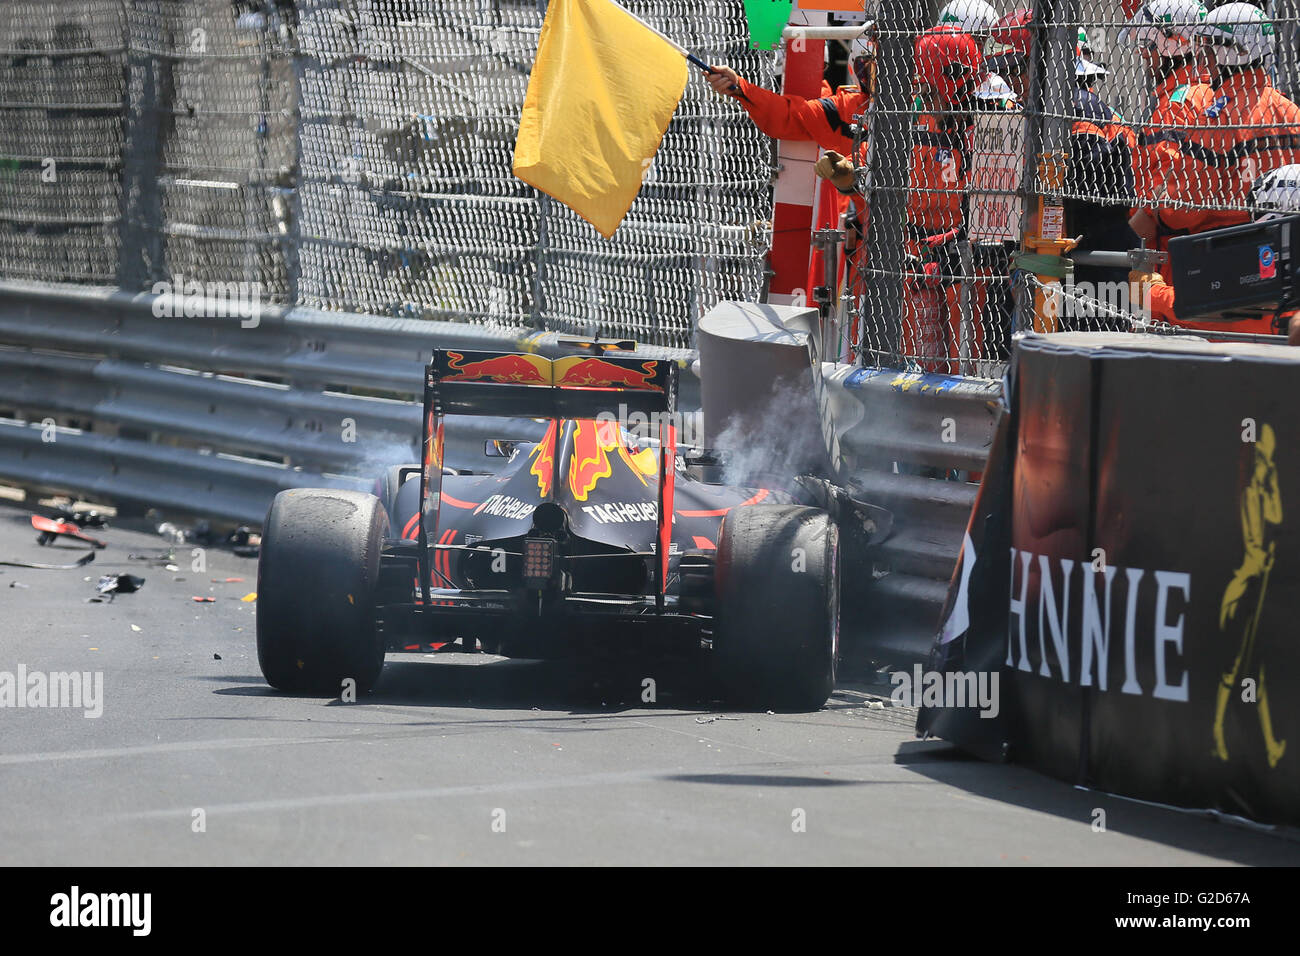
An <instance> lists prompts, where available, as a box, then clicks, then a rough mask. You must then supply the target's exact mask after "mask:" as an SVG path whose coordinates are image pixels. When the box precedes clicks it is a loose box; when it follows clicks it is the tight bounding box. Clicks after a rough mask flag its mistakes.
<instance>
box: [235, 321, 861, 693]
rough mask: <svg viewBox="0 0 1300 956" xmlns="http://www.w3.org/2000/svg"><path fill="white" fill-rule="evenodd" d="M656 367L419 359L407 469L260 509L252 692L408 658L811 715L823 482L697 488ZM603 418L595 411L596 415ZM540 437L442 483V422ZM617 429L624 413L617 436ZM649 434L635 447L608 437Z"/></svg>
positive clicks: (825, 554) (826, 539) (829, 682)
mask: <svg viewBox="0 0 1300 956" xmlns="http://www.w3.org/2000/svg"><path fill="white" fill-rule="evenodd" d="M677 371H678V369H677V365H676V364H675V363H674V362H671V361H662V360H646V359H643V358H640V357H628V356H625V355H616V354H614V350H613V349H611V348H610V347H609V346H608V345H605V346H602V345H599V344H595V343H583V344H582V346H581V347H580V348H579V354H574V355H565V356H563V357H559V358H554V359H551V358H546V357H544V356H541V355H537V354H503V353H495V352H473V351H452V350H438V351H436V352H435V353H434V355H433V360H432V361H431V362H430V363H429V365H428V367H427V370H426V377H425V394H424V416H423V422H424V433H423V436H422V442H421V448H422V450H423V455H422V458H423V461H422V463H421V464H419V465H407V466H397V467H393V468H390V469H389V471H388V473H387V474H386V475H384V476H383V477H382V478H381V479H380V480H379V481H378V482H377V483H376V487H375V492H376V493H375V494H364V493H360V492H352V491H339V490H310V489H295V490H291V491H284V492H281V493H280V494H279V495H277V496H276V498H275V501H274V503H273V504H272V505H271V508H270V511H269V513H268V515H267V518H266V523H265V525H264V531H263V537H262V549H261V562H260V564H259V567H258V588H257V590H258V605H257V653H258V661H259V663H260V664H261V668H262V673H263V675H264V676H265V677H266V680H267V681H268V682H269V683H270V684H271V685H272V686H274V687H276V688H279V689H282V690H286V691H297V692H321V693H328V694H337V693H339V692H340V688H341V687H342V686H344V684H343V682H344V681H347V680H349V679H351V680H352V681H354V682H355V686H356V687H357V688H358V689H362V690H364V689H366V688H369V687H371V686H372V685H373V684H374V683H375V682H376V681H377V680H378V678H379V675H380V671H381V669H382V668H383V665H384V655H385V653H386V652H390V651H401V650H403V649H410V648H412V647H421V648H424V647H425V646H426V645H433V646H434V647H441V648H445V649H455V650H463V651H471V652H474V651H478V650H479V649H482V650H483V651H486V652H489V653H494V654H500V655H505V656H509V657H523V658H550V657H558V656H565V655H573V654H581V653H584V652H588V651H594V650H601V651H602V652H604V651H609V650H611V649H620V648H627V649H633V648H635V649H637V650H638V651H642V652H645V651H649V652H651V653H658V652H662V653H664V654H668V653H670V652H671V653H674V654H676V653H685V654H690V655H698V656H700V657H702V658H704V659H705V660H706V661H707V662H708V666H709V667H710V669H711V670H710V673H711V674H713V675H714V676H715V677H716V681H717V686H718V690H719V692H720V693H721V695H722V696H723V697H724V698H725V699H727V700H728V701H729V702H731V703H733V704H737V705H747V706H754V707H764V708H766V707H773V708H777V707H779V708H785V709H796V710H801V709H802V710H811V709H816V708H819V707H820V706H821V705H822V704H823V703H824V702H825V701H826V699H827V697H828V696H829V695H830V693H831V690H832V688H833V686H834V682H835V671H836V662H837V658H838V655H839V623H840V614H839V604H840V567H841V554H840V541H841V535H840V528H839V524H840V521H839V519H838V516H837V514H836V512H837V511H839V510H840V509H842V508H844V507H845V506H846V505H845V502H844V501H843V500H842V498H841V496H840V495H839V494H837V491H836V489H835V487H834V486H833V485H831V484H830V483H828V482H825V481H819V480H816V479H811V478H810V479H808V480H806V481H804V482H801V483H800V484H799V485H798V486H796V488H795V490H794V492H793V493H791V492H790V491H788V490H787V491H778V490H775V489H772V488H762V487H730V486H725V485H721V484H716V483H710V482H708V481H705V480H702V478H701V475H700V473H701V462H702V461H704V459H702V457H701V456H699V455H693V454H692V453H691V450H687V449H679V448H678V446H677V433H676V429H675V428H674V427H673V424H672V422H673V421H674V420H675V416H674V415H673V414H672V413H673V412H674V410H675V406H676V393H677ZM616 413H617V414H616ZM448 415H493V416H502V417H509V418H531V419H541V420H543V421H545V423H546V429H545V434H544V436H543V437H542V438H541V440H540V441H537V440H530V441H510V440H506V439H504V438H503V439H502V440H493V441H488V442H487V447H486V449H485V455H488V456H491V457H496V458H498V459H501V464H502V465H503V467H502V468H500V470H499V471H497V472H495V473H490V474H472V473H471V474H457V473H452V472H450V471H449V470H448V469H445V468H444V466H443V445H444V435H445V428H446V422H445V416H448ZM618 416H625V417H626V419H625V420H620V418H619V417H618ZM631 419H635V420H637V421H640V420H643V419H644V420H646V421H652V422H658V423H659V427H658V429H657V431H658V434H657V435H653V434H647V435H637V434H634V433H633V432H632V431H630V430H629V429H628V428H627V427H625V425H626V420H631Z"/></svg>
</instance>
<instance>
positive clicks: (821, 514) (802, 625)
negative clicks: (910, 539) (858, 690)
mask: <svg viewBox="0 0 1300 956" xmlns="http://www.w3.org/2000/svg"><path fill="white" fill-rule="evenodd" d="M716 588H717V604H716V609H717V618H716V627H715V632H714V644H713V647H714V653H715V658H716V661H717V664H718V668H719V671H718V677H719V679H720V681H721V684H722V689H723V692H724V694H725V695H726V697H727V699H728V700H730V701H732V702H734V703H736V704H740V705H744V706H752V707H756V708H770V709H774V710H775V709H781V710H800V711H810V710H818V709H820V708H821V707H822V705H823V704H825V703H826V699H827V698H828V697H830V695H831V691H833V690H834V689H835V669H836V665H837V658H838V656H839V604H840V600H839V597H840V581H839V529H838V528H837V527H836V526H835V524H834V522H832V521H831V518H830V515H828V514H827V513H826V512H825V511H822V510H820V509H818V508H808V507H802V506H799V505H750V506H748V507H743V508H733V509H732V510H731V511H730V512H728V513H727V516H726V518H725V519H723V522H722V531H721V534H720V540H719V542H718V557H717V583H716Z"/></svg>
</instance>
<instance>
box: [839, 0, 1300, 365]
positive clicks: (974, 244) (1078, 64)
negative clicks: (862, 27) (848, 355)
mask: <svg viewBox="0 0 1300 956" xmlns="http://www.w3.org/2000/svg"><path fill="white" fill-rule="evenodd" d="M971 6H972V9H971V11H970V12H971V13H974V12H975V11H974V9H973V7H974V4H972V5H971ZM980 6H983V5H982V4H980ZM1216 8H1221V9H1219V12H1218V13H1217V14H1215V12H1214V11H1215V10H1216ZM996 13H997V14H999V16H1000V17H1001V19H1000V20H998V21H995V23H994V25H993V26H992V27H990V28H988V29H987V30H985V31H984V32H982V33H978V32H976V31H974V30H971V31H969V35H970V37H971V39H972V40H974V43H975V46H976V47H977V49H978V51H979V54H980V56H979V59H978V61H977V62H978V64H979V65H978V68H976V70H975V71H974V72H973V73H972V74H971V75H970V77H968V78H969V79H971V80H972V82H971V83H970V85H969V86H968V87H966V88H965V89H960V88H959V84H960V83H961V80H962V78H963V76H964V71H963V68H962V67H963V64H965V63H966V62H967V61H966V60H963V56H964V55H965V52H964V51H965V48H964V47H963V46H962V44H964V43H965V41H964V40H958V39H956V38H949V39H946V40H945V41H944V42H943V44H942V45H941V47H939V48H937V51H938V52H937V53H936V54H935V56H936V60H935V62H934V63H930V64H927V53H926V52H925V51H924V50H918V48H917V47H916V45H915V44H916V40H917V36H918V34H920V33H921V32H922V31H925V30H926V29H927V28H929V27H931V26H932V25H933V24H934V8H933V5H932V4H929V3H926V2H917V0H882V2H881V3H880V5H879V24H880V30H879V49H878V64H877V74H878V79H877V87H876V95H875V97H874V100H873V103H872V107H871V109H870V111H869V112H868V113H867V114H866V115H864V116H863V118H862V123H861V129H860V134H859V135H860V138H861V140H862V142H863V150H864V155H865V156H866V159H865V160H864V169H863V171H862V174H861V176H860V178H859V185H860V187H861V190H862V192H863V193H864V195H865V196H866V197H867V198H868V205H869V209H870V212H869V217H870V222H869V230H868V242H867V243H866V246H867V248H866V250H865V252H863V253H861V254H860V255H859V257H858V258H857V266H858V268H857V281H856V283H855V284H854V285H853V286H852V287H851V289H850V297H851V302H852V307H853V312H854V314H855V317H856V321H857V322H858V325H859V335H860V341H859V351H860V353H861V355H862V358H863V360H864V361H865V362H866V363H867V364H873V365H884V366H889V367H900V368H912V369H920V370H927V371H935V372H944V373H951V374H965V375H978V376H985V377H990V376H997V375H999V374H1001V371H1002V369H1003V368H1004V363H1005V360H1006V358H1007V355H1008V346H1009V342H1010V336H1011V334H1012V333H1013V332H1015V331H1018V330H1024V329H1031V328H1032V329H1036V330H1038V331H1049V332H1050V331H1057V330H1131V329H1139V328H1140V329H1142V330H1151V329H1153V328H1160V327H1162V326H1163V323H1164V322H1167V321H1170V320H1171V318H1172V317H1171V316H1165V317H1163V318H1162V315H1161V314H1160V309H1159V306H1158V303H1159V302H1160V301H1162V300H1161V299H1160V298H1159V297H1158V296H1156V297H1153V296H1152V295H1151V286H1150V285H1148V284H1135V283H1131V282H1130V272H1137V273H1140V274H1143V275H1147V276H1151V277H1153V278H1154V276H1155V275H1157V274H1160V273H1163V276H1162V278H1163V279H1164V280H1167V279H1168V278H1169V271H1168V263H1167V249H1168V243H1169V240H1170V239H1171V238H1174V237H1177V236H1181V235H1189V234H1195V233H1198V232H1202V231H1205V230H1208V229H1214V228H1219V227H1223V226H1227V225H1233V224H1240V223H1245V222H1248V221H1249V220H1250V219H1251V217H1252V216H1253V215H1257V214H1258V213H1259V212H1260V211H1261V210H1263V209H1265V208H1266V207H1268V205H1269V202H1272V203H1273V204H1274V205H1276V204H1277V196H1276V195H1273V196H1272V197H1271V198H1270V197H1268V196H1264V194H1263V193H1261V191H1260V190H1261V186H1262V185H1264V184H1266V182H1267V181H1266V180H1265V177H1266V176H1267V174H1268V173H1269V172H1270V171H1271V170H1274V169H1278V168H1280V167H1282V166H1285V165H1287V164H1291V163H1296V162H1300V108H1297V107H1296V106H1295V104H1294V98H1295V97H1296V95H1297V93H1300V65H1298V64H1297V40H1298V38H1300V8H1298V6H1297V4H1296V3H1295V2H1294V0H1285V2H1282V0H1271V2H1263V0H1261V2H1260V3H1258V4H1240V3H1238V4H1235V5H1232V6H1229V5H1228V4H1225V3H1218V4H1215V3H1213V2H1211V3H1210V4H1208V5H1207V6H1205V7H1202V6H1201V4H1199V3H1198V2H1197V0H1145V2H1141V0H1088V2H1080V0H1055V2H1052V3H1047V2H1042V3H1039V4H1037V5H1035V6H1034V7H1033V8H1032V9H1029V8H1025V9H1020V10H1017V9H1013V8H1012V7H1011V6H1009V5H1007V6H1002V7H998V8H997V9H996ZM1216 22H1219V23H1222V24H1226V25H1227V27H1226V28H1225V27H1219V28H1217V29H1216V28H1215V27H1214V24H1215V23H1216ZM954 64H956V66H954ZM927 66H928V67H929V68H928V69H927ZM927 81H928V84H927V85H919V84H922V83H926V82H927ZM927 92H928V93H929V94H930V95H929V96H928V97H927V96H926V94H927ZM1292 185H1300V184H1295V183H1293V184H1292ZM1275 193H1276V191H1275ZM1040 197H1041V198H1043V199H1044V200H1045V203H1044V205H1043V210H1044V211H1043V213H1042V217H1041V221H1040V216H1039V199H1040ZM1293 198H1294V200H1295V202H1294V204H1293V205H1291V206H1290V208H1291V210H1292V211H1300V190H1298V191H1296V193H1295V196H1294V197H1293ZM1265 200H1268V201H1265ZM1287 202H1288V200H1287V199H1286V197H1283V199H1282V204H1283V205H1286V204H1287ZM1025 237H1040V238H1043V239H1052V238H1060V239H1063V240H1073V239H1078V240H1079V242H1078V245H1077V247H1076V248H1075V249H1074V250H1073V251H1070V252H1068V256H1069V258H1070V259H1071V260H1072V265H1071V266H1070V268H1069V270H1068V271H1067V272H1065V273H1064V274H1062V275H1053V274H1052V273H1053V269H1054V268H1055V265H1054V264H1053V262H1052V261H1051V260H1052V259H1053V258H1054V257H1055V256H1056V255H1057V254H1059V253H1065V252H1066V249H1065V248H1064V247H1063V246H1062V245H1053V244H1052V243H1051V242H1042V243H1038V244H1035V245H1033V247H1032V248H1031V247H1030V244H1029V243H1023V244H1022V239H1023V238H1025ZM1144 244H1145V247H1146V249H1147V250H1149V254H1133V255H1128V256H1121V257H1116V256H1114V255H1111V256H1106V255H1104V253H1129V252H1131V251H1132V250H1137V249H1139V248H1140V247H1142V246H1143V245H1144ZM1018 253H1029V255H1018ZM1161 254H1165V255H1163V256H1162V255H1161ZM1162 258H1163V259H1164V260H1166V261H1163V262H1162V261H1161V260H1162ZM1057 265H1061V264H1060V263H1057ZM1154 281H1155V282H1156V283H1159V282H1160V281H1161V279H1158V278H1156V279H1154ZM1054 283H1055V289H1053V284H1054ZM1168 300H1169V301H1170V302H1171V301H1172V294H1170V295H1169V296H1168ZM1164 327H1168V326H1164Z"/></svg>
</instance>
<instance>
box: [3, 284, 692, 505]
mask: <svg viewBox="0 0 1300 956" xmlns="http://www.w3.org/2000/svg"><path fill="white" fill-rule="evenodd" d="M186 311H189V312H191V313H199V314H192V315H189V316H187V315H185V312H186ZM223 311H224V312H227V313H229V312H232V311H235V310H233V309H230V308H229V303H225V304H224V305H223V303H221V302H219V301H215V300H206V299H205V300H197V299H196V300H185V299H180V298H177V299H171V298H169V297H155V296H150V295H135V296H132V295H125V294H123V293H121V292H117V291H114V290H109V289H101V290H95V289H86V288H84V287H64V286H49V285H35V284H17V283H0V416H3V418H0V481H4V482H7V483H10V484H16V485H19V486H23V487H26V488H29V489H32V490H35V491H40V492H49V493H54V492H57V493H67V494H76V495H82V496H93V497H94V498H96V499H97V500H104V501H108V502H113V503H118V504H123V505H132V506H154V507H159V508H162V509H164V510H172V511H178V512H188V513H192V514H200V515H204V516H210V517H213V518H220V519H226V520H230V521H238V522H243V523H254V524H255V523H259V522H260V521H261V519H262V517H263V516H264V514H265V512H266V508H267V505H268V504H269V503H270V500H271V498H272V497H273V496H274V495H275V493H276V492H277V491H279V490H281V489H284V488H291V487H302V486H314V487H325V486H329V487H368V485H369V483H370V482H371V481H372V480H373V479H374V477H376V476H377V475H378V474H380V473H381V472H382V471H383V469H384V468H385V467H386V466H388V465H393V464H402V463H405V462H407V461H413V460H415V457H416V456H415V445H416V441H417V437H418V434H419V429H420V411H419V405H418V399H419V395H420V391H421V388H422V381H423V369H424V365H425V364H426V363H427V362H428V360H429V357H430V355H431V353H432V350H433V349H434V348H435V347H453V348H454V347H457V346H460V347H463V348H468V349H475V348H478V349H503V350H521V351H537V352H541V353H543V354H559V350H558V348H557V346H556V337H555V336H554V335H553V334H548V333H532V334H528V335H522V336H521V334H520V333H519V331H518V330H515V329H506V328H500V327H492V326H487V325H468V324H456V323H447V322H428V321H420V320H409V319H386V318H378V317H373V316H358V315H344V314H339V313H323V312H317V311H314V310H309V309H301V308H297V309H288V310H284V309H276V308H271V307H261V308H259V309H256V310H255V309H253V308H246V309H244V310H243V314H242V315H241V314H222V313H223ZM156 313H157V314H156ZM637 354H644V355H645V356H646V357H648V358H673V359H677V360H680V361H682V362H685V361H686V360H687V359H689V358H690V357H691V356H690V353H687V352H684V351H681V350H669V349H663V348H655V347H646V348H642V349H641V350H640V351H639V352H638V353H637ZM682 381H683V385H684V394H683V396H682V405H683V407H687V408H689V407H692V403H697V402H698V384H697V383H696V381H695V379H694V377H693V376H690V375H686V376H683V379H682ZM534 428H535V426H534V425H532V423H528V422H518V421H507V420H503V419H497V418H453V419H451V420H449V423H448V432H447V434H448V446H447V461H448V464H450V465H451V466H452V467H474V466H478V467H482V464H483V441H484V439H486V438H492V437H515V438H524V437H529V434H526V433H529V432H530V429H534Z"/></svg>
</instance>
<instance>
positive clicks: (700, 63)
mask: <svg viewBox="0 0 1300 956" xmlns="http://www.w3.org/2000/svg"><path fill="white" fill-rule="evenodd" d="M609 2H610V3H612V4H613V5H614V6H616V7H618V8H619V9H620V10H622V11H623V12H624V13H626V14H627V15H628V16H629V17H631V18H632V19H633V20H635V21H636V22H637V23H639V24H641V26H643V27H645V28H646V29H647V30H649V31H650V32H651V33H653V34H654V35H655V36H657V37H659V39H661V40H663V41H664V42H665V43H667V44H668V45H669V46H671V47H672V48H673V49H674V50H676V51H677V52H678V53H680V54H681V55H682V56H684V57H686V60H687V62H688V63H692V64H694V65H695V66H698V67H699V68H700V69H701V70H703V71H704V72H705V73H716V72H718V71H717V70H715V69H714V68H713V67H711V66H709V64H707V63H705V62H704V61H703V60H701V59H700V58H699V57H698V56H696V55H695V54H694V53H692V52H691V51H690V50H688V49H686V47H684V46H682V45H681V44H680V43H678V42H677V41H676V40H674V39H673V38H672V37H670V36H669V35H668V34H666V33H664V32H663V31H662V30H659V29H656V28H655V27H653V26H651V25H650V24H648V23H646V22H645V21H644V20H642V19H641V18H640V17H638V16H637V15H636V14H635V13H633V12H632V11H631V10H629V9H628V8H627V7H625V6H623V5H622V4H621V3H618V2H616V0H609Z"/></svg>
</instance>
